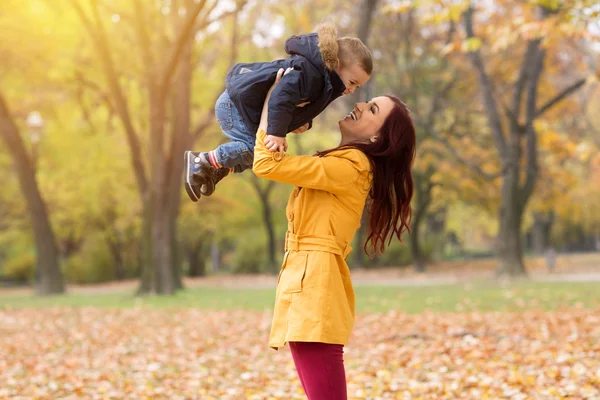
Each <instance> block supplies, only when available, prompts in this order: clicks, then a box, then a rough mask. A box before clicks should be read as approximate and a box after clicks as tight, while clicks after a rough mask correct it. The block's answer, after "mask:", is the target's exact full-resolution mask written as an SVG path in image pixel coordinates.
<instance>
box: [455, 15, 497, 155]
mask: <svg viewBox="0 0 600 400" xmlns="http://www.w3.org/2000/svg"><path fill="white" fill-rule="evenodd" d="M473 13H474V10H473V7H472V6H471V7H469V9H468V10H467V11H466V12H465V13H464V21H465V29H466V31H467V38H469V39H472V38H475V37H476V36H475V33H474V31H473ZM469 57H470V58H471V63H472V64H473V66H474V67H475V69H476V70H477V72H478V78H479V82H480V85H481V89H482V91H483V99H484V103H485V107H486V109H487V111H488V112H487V117H488V123H489V126H490V129H491V131H492V136H493V138H494V143H495V144H496V148H497V149H498V152H499V153H500V157H501V159H503V160H504V158H505V157H506V139H505V137H504V129H503V128H502V120H501V118H500V113H499V112H498V104H497V102H496V98H495V96H494V92H493V84H492V81H491V80H490V78H489V76H488V74H487V72H486V69H485V64H484V63H483V58H482V57H481V50H479V49H477V50H475V51H472V52H470V53H469Z"/></svg>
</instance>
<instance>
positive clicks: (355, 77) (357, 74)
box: [338, 64, 371, 94]
mask: <svg viewBox="0 0 600 400" xmlns="http://www.w3.org/2000/svg"><path fill="white" fill-rule="evenodd" d="M338 75H339V76H340V78H342V81H343V82H344V85H346V90H344V93H343V94H352V93H354V91H355V90H356V88H358V87H361V86H362V85H364V84H365V83H367V81H368V80H369V79H370V78H371V75H369V74H367V73H366V72H365V71H364V70H363V69H362V68H361V67H360V66H359V65H358V64H350V65H346V66H343V67H342V68H340V69H339V71H338Z"/></svg>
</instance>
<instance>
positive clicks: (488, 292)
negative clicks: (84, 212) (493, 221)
mask: <svg viewBox="0 0 600 400" xmlns="http://www.w3.org/2000/svg"><path fill="white" fill-rule="evenodd" d="M355 291H356V307H357V311H358V312H369V313H372V312H385V311H389V310H400V311H404V312H407V313H419V312H423V311H425V310H431V311H439V312H453V311H458V312H466V311H518V310H522V309H531V308H541V309H555V308H561V307H598V306H599V305H600V291H598V283H597V282H590V283H577V282H568V283H555V282H524V283H513V284H510V285H501V284H498V283H490V282H485V283H483V282H475V283H463V284H457V285H440V286H423V287H413V286H411V287H407V286H358V287H356V288H355ZM274 298H275V290H274V289H225V288H194V289H187V290H184V291H181V292H179V293H177V294H176V295H174V296H164V297H158V296H149V297H135V296H133V294H132V293H130V292H121V293H110V294H98V295H88V294H65V295H59V296H51V297H37V296H34V295H2V294H0V309H15V308H44V307H109V308H123V307H135V306H142V307H154V308H199V309H215V310H228V309H239V308H241V309H248V310H257V311H262V310H264V309H270V308H272V307H273V302H274Z"/></svg>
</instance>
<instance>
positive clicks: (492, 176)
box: [430, 129, 501, 181]
mask: <svg viewBox="0 0 600 400" xmlns="http://www.w3.org/2000/svg"><path fill="white" fill-rule="evenodd" d="M430 134H431V136H432V137H433V138H434V139H436V140H438V141H439V142H440V143H442V144H443V145H444V146H445V147H446V149H448V151H449V152H450V153H451V154H452V156H453V157H454V158H455V159H456V161H458V162H459V163H460V164H462V165H464V166H465V167H467V168H469V169H470V170H472V171H474V172H476V173H477V174H478V175H480V176H481V177H482V178H484V179H485V180H487V181H491V180H494V179H496V178H498V177H500V176H501V174H500V173H497V174H489V173H487V172H485V171H484V170H483V169H481V167H480V166H479V165H477V164H475V163H473V162H471V161H470V160H468V159H466V158H464V157H463V156H462V155H461V154H460V153H459V152H458V150H456V147H454V146H453V145H452V144H451V143H450V142H449V141H448V139H446V138H444V137H442V136H441V135H440V134H439V133H437V132H436V131H435V130H434V129H431V131H430Z"/></svg>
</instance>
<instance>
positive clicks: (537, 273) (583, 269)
mask: <svg viewBox="0 0 600 400" xmlns="http://www.w3.org/2000/svg"><path fill="white" fill-rule="evenodd" d="M495 265H496V261H495V260H493V259H486V260H471V261H453V262H444V263H440V264H437V265H434V266H432V267H431V268H430V269H429V271H428V272H427V273H426V274H418V273H415V272H414V271H412V270H411V269H410V268H401V269H400V268H376V269H355V270H353V271H352V281H353V282H354V285H356V286H363V285H381V286H436V285H452V284H456V283H462V282H470V281H473V280H479V281H481V280H491V279H493V277H494V267H495ZM527 270H528V273H529V275H530V278H531V279H532V280H533V281H538V282H600V253H596V254H580V255H578V254H575V255H564V256H560V257H559V258H558V262H557V267H556V271H555V273H552V274H550V273H548V271H547V270H546V269H545V267H544V261H543V259H542V258H531V259H527ZM276 282H277V276H272V275H214V276H208V277H202V278H184V285H185V287H187V288H197V287H218V288H244V289H246V288H256V289H269V288H274V287H275V284H276ZM137 286H138V280H130V281H124V282H113V283H108V284H94V285H69V286H68V291H69V292H70V293H78V294H92V295H93V294H104V293H115V292H125V291H135V290H136V289H137ZM31 292H32V290H31V289H30V288H10V289H8V288H5V289H1V288H0V294H25V293H31Z"/></svg>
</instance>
